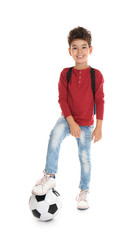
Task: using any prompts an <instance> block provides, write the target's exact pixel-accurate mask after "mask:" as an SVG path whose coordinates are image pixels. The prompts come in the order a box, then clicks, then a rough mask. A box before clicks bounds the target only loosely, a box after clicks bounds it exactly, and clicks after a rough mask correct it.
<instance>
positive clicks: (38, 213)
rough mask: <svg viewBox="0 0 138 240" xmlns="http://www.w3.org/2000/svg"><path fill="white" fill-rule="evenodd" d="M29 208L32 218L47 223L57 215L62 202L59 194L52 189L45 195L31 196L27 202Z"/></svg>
mask: <svg viewBox="0 0 138 240" xmlns="http://www.w3.org/2000/svg"><path fill="white" fill-rule="evenodd" d="M29 206H30V209H31V212H32V214H33V215H34V217H36V218H37V219H39V220H41V221H48V220H51V219H53V218H54V217H55V216H56V215H57V214H58V212H59V211H60V209H61V207H62V202H61V199H60V194H59V193H58V192H57V191H56V190H55V189H54V188H52V189H50V190H48V192H47V194H45V195H42V196H38V195H32V196H31V197H30V200H29Z"/></svg>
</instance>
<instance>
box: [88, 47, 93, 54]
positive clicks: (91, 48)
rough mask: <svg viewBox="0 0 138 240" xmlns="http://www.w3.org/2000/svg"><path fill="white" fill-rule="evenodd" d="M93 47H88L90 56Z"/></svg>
mask: <svg viewBox="0 0 138 240" xmlns="http://www.w3.org/2000/svg"><path fill="white" fill-rule="evenodd" d="M92 50H93V46H91V47H90V51H89V54H92Z"/></svg>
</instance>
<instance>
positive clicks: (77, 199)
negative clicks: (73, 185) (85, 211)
mask: <svg viewBox="0 0 138 240" xmlns="http://www.w3.org/2000/svg"><path fill="white" fill-rule="evenodd" d="M87 193H88V190H83V191H81V192H80V193H79V194H78V195H77V197H76V201H81V200H83V201H86V194H87Z"/></svg>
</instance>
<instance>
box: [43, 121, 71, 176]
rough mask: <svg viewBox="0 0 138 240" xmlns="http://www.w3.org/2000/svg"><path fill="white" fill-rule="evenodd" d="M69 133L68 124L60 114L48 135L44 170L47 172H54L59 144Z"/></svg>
mask: <svg viewBox="0 0 138 240" xmlns="http://www.w3.org/2000/svg"><path fill="white" fill-rule="evenodd" d="M69 134H70V130H69V125H68V123H67V121H66V119H65V118H64V116H61V117H60V118H59V119H58V121H57V123H56V125H55V126H54V128H53V129H52V131H51V133H50V137H49V143H48V149H47V156H46V165H45V172H46V173H47V174H56V173H57V168H58V158H59V150H60V145H61V143H62V141H63V139H64V138H65V137H67V136H68V135H69Z"/></svg>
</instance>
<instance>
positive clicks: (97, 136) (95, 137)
mask: <svg viewBox="0 0 138 240" xmlns="http://www.w3.org/2000/svg"><path fill="white" fill-rule="evenodd" d="M101 138H102V128H101V127H96V128H95V129H94V131H93V133H92V140H94V143H96V142H98V141H99V140H100V139H101Z"/></svg>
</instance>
